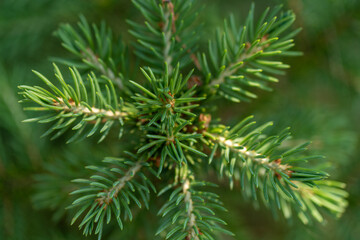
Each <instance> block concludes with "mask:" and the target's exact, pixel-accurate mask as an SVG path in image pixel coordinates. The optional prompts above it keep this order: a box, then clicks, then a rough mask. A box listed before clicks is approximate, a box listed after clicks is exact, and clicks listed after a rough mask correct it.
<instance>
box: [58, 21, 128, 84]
mask: <svg viewBox="0 0 360 240" xmlns="http://www.w3.org/2000/svg"><path fill="white" fill-rule="evenodd" d="M55 35H56V36H58V37H59V38H60V39H61V41H62V46H63V47H64V48H65V49H66V50H68V51H69V52H70V53H72V54H73V55H74V56H75V58H74V59H73V60H67V59H61V58H55V60H56V61H57V62H59V63H63V64H65V65H68V66H75V67H77V68H78V69H83V70H85V71H89V70H95V71H97V72H98V73H100V74H101V75H103V76H104V77H106V78H107V79H109V80H111V81H112V82H113V83H114V84H115V85H116V86H117V87H118V88H119V89H122V90H124V88H125V86H124V83H125V77H126V76H127V75H128V63H127V62H128V61H127V58H128V56H127V52H126V47H125V45H124V43H123V42H122V41H121V40H120V41H117V40H115V39H114V37H113V35H112V32H111V30H110V29H109V28H107V27H106V25H105V23H104V22H103V23H102V24H101V26H100V27H98V26H96V25H95V24H93V25H92V26H90V25H89V23H88V22H87V21H86V19H85V17H84V16H80V21H79V22H78V29H75V28H73V27H72V26H71V25H69V24H62V25H61V26H60V27H59V29H58V30H57V31H56V32H55Z"/></svg>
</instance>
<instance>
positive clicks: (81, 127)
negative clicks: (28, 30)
mask: <svg viewBox="0 0 360 240" xmlns="http://www.w3.org/2000/svg"><path fill="white" fill-rule="evenodd" d="M133 4H134V5H135V7H136V8H137V9H138V10H139V12H140V13H141V14H142V16H143V17H144V19H145V22H144V24H140V23H137V22H135V21H130V20H129V21H128V23H129V25H130V30H129V32H130V34H131V35H132V36H133V37H134V38H135V39H136V41H134V42H130V43H129V44H128V43H125V42H124V41H122V40H118V39H116V38H114V37H113V36H112V33H111V30H110V29H109V28H108V27H106V26H105V23H103V24H102V25H101V26H100V27H97V26H96V25H90V24H88V23H87V21H86V20H85V18H84V17H82V16H81V17H80V22H79V23H78V27H72V26H70V25H68V24H66V25H61V26H60V28H59V30H58V31H57V32H56V35H57V36H58V37H59V38H60V39H61V41H62V45H63V47H64V48H65V49H66V50H68V51H69V52H70V53H72V54H73V58H72V59H60V58H56V59H54V60H55V61H56V62H57V63H58V64H62V65H66V66H68V67H69V71H66V70H60V69H62V68H61V67H60V68H59V67H58V66H57V65H55V64H54V71H55V78H47V77H45V76H44V75H42V74H41V73H39V72H37V71H34V73H35V74H36V75H37V76H38V77H39V78H40V80H42V82H43V83H42V84H43V85H44V86H43V87H42V86H28V85H20V86H19V88H20V95H21V96H22V97H23V100H21V102H22V103H24V104H29V105H30V106H29V107H28V106H27V107H26V108H25V109H26V110H31V111H33V112H35V115H36V116H35V117H33V118H30V119H28V120H25V121H26V122H32V121H36V122H39V123H44V124H49V123H52V124H53V125H51V126H50V125H49V126H47V128H48V130H47V131H46V132H45V133H44V135H43V136H48V135H50V134H52V137H51V138H50V139H52V140H53V139H57V138H59V139H58V140H57V141H65V142H67V143H69V144H70V145H72V144H74V143H75V142H79V141H83V140H84V139H85V138H86V137H92V136H97V137H98V139H99V141H98V142H102V141H104V140H105V138H106V137H108V138H110V140H108V139H106V140H108V142H111V144H114V143H113V142H114V141H117V142H118V143H115V145H116V144H123V145H124V149H125V150H124V151H123V153H121V154H119V156H113V157H108V158H105V160H104V161H103V162H104V164H101V165H100V164H96V165H97V166H94V165H93V163H89V162H88V161H86V162H84V164H86V165H88V164H91V165H89V166H87V167H86V168H87V169H89V170H91V171H93V172H95V173H94V174H93V175H91V176H90V178H86V177H85V178H82V177H84V176H83V175H84V174H82V173H79V175H78V176H77V175H76V174H77V173H76V172H74V173H72V174H73V175H74V178H76V179H75V180H73V181H72V184H75V185H76V186H77V189H76V190H74V191H72V192H71V194H70V196H66V200H64V201H59V202H55V201H52V198H53V197H54V190H51V188H50V187H49V186H53V185H55V182H56V177H54V178H55V180H54V179H52V178H51V179H49V178H48V176H42V177H41V176H38V180H39V181H40V182H41V184H42V185H40V189H39V192H43V193H44V194H42V195H41V194H39V195H37V196H35V197H34V199H35V202H37V203H39V205H40V206H39V207H50V208H53V209H59V208H62V207H63V204H64V202H65V201H66V202H68V201H69V199H71V201H72V204H70V206H69V207H68V209H69V210H70V211H71V212H72V214H73V218H72V221H71V224H75V223H76V224H77V225H79V228H80V229H81V230H82V231H83V234H84V235H90V234H97V235H98V238H99V239H101V238H102V236H103V235H104V231H105V230H103V229H104V228H105V226H106V225H108V224H112V222H115V223H116V224H117V225H118V226H119V228H120V229H121V230H122V229H124V228H125V227H126V226H125V225H126V224H125V222H126V221H132V220H133V221H136V220H137V215H138V208H147V209H149V208H152V206H153V205H151V204H152V202H151V201H152V200H151V199H154V198H155V199H156V201H159V202H162V203H164V204H163V206H162V207H159V208H158V209H157V211H158V215H159V219H160V218H161V220H160V221H159V223H158V230H157V232H156V236H157V237H159V238H161V239H164V238H165V239H219V238H221V237H224V236H225V235H233V233H231V232H230V231H229V230H228V229H227V226H226V225H227V224H226V222H225V221H224V220H222V219H221V218H220V217H218V214H220V215H221V212H222V211H226V209H225V207H226V206H223V203H222V202H221V201H220V199H221V196H218V195H217V194H215V193H214V191H215V190H214V189H213V187H217V186H216V185H215V184H213V183H211V182H217V183H220V184H223V183H224V182H225V181H229V185H230V187H229V188H230V189H235V190H233V191H236V188H238V186H240V189H241V190H242V192H243V195H244V196H245V197H248V198H252V199H253V201H254V202H256V203H257V202H258V201H259V200H260V199H261V201H262V202H263V204H264V205H265V206H266V207H268V208H269V209H270V211H271V212H272V213H273V214H274V216H275V217H277V216H278V215H279V212H280V213H281V214H282V215H283V216H284V217H285V218H286V219H289V221H290V220H292V219H293V218H295V217H296V218H299V219H300V220H301V221H302V222H303V223H304V224H309V223H313V221H318V222H324V216H323V212H324V210H325V211H328V212H330V213H332V214H334V215H335V216H336V217H339V216H341V214H342V213H343V212H344V211H345V208H346V207H347V200H346V198H347V196H348V193H347V192H346V191H345V190H344V188H345V184H343V183H340V182H336V181H332V180H329V179H328V177H329V174H328V173H326V172H324V171H322V170H321V169H319V168H318V167H314V164H312V162H316V161H323V160H322V158H323V157H322V156H318V155H313V154H311V153H309V152H308V151H306V148H307V146H308V145H309V143H304V144H300V145H295V144H294V143H293V142H292V138H291V135H290V132H289V129H288V128H286V129H285V130H283V131H281V132H279V133H278V134H270V133H269V132H270V131H271V130H269V127H270V126H271V125H272V122H269V123H265V124H261V125H257V123H256V122H254V121H253V120H252V118H253V117H252V116H250V117H247V118H244V119H243V120H241V121H239V122H238V123H237V124H235V125H234V126H227V125H223V124H221V123H220V120H218V119H214V117H213V116H214V115H215V113H216V110H217V108H215V107H213V106H214V105H216V103H217V102H218V101H219V100H221V99H223V98H224V99H226V100H230V101H232V102H236V103H237V102H240V101H250V100H251V99H254V98H257V94H258V92H259V91H258V90H256V88H258V89H261V90H271V88H272V85H273V84H272V83H273V82H278V78H277V77H276V75H282V74H284V71H283V69H286V68H289V65H287V64H284V63H282V62H281V61H280V59H282V57H284V56H285V57H287V56H299V55H301V53H299V52H296V51H292V50H290V49H291V48H292V47H293V46H294V40H293V39H292V38H293V37H295V36H296V34H297V33H298V32H299V30H291V29H292V28H291V27H292V24H293V23H294V21H295V15H294V13H293V12H292V11H284V12H283V11H282V8H281V6H279V7H275V8H274V9H269V8H268V9H266V10H265V11H264V12H263V14H261V15H260V17H259V18H258V19H256V18H255V8H254V5H252V7H251V9H250V11H249V14H248V17H247V18H246V20H245V24H244V25H240V24H237V20H235V17H230V19H229V20H226V21H225V22H224V27H223V28H221V29H218V30H217V32H216V35H215V38H214V40H211V41H209V43H208V46H209V47H208V49H207V50H206V49H203V48H200V49H201V50H199V45H200V43H201V41H200V39H201V36H202V35H201V34H203V32H202V29H201V26H194V25H196V24H194V23H195V22H196V18H197V17H198V13H197V12H196V9H198V7H197V6H198V5H197V3H196V1H193V0H185V1H178V0H172V1H169V0H161V1H159V0H144V1H137V0H133ZM132 47H133V51H132ZM202 51H205V53H203V52H202ZM133 55H135V56H136V57H137V58H138V61H135V64H133V65H131V64H130V63H132V62H131V61H130V60H129V59H130V58H131V57H133ZM234 106H236V105H234ZM216 107H219V106H216ZM43 112H45V113H43ZM70 131H73V132H74V133H73V134H72V135H71V136H69V132H70ZM114 135H116V138H114ZM134 136H135V138H137V140H136V144H132V143H129V144H126V141H127V139H130V138H134ZM62 137H64V138H62ZM65 138H66V139H65ZM64 139H65V140H64ZM80 157H81V156H79V158H80ZM60 164H61V163H60ZM64 165H65V163H64ZM59 171H60V170H58V169H57V170H53V172H54V173H55V175H56V173H58V172H59ZM207 173H209V175H208V176H207ZM213 175H216V177H217V179H216V180H214V179H213V178H212V177H213ZM224 179H225V181H224ZM49 180H53V181H49ZM60 188H61V186H60ZM230 189H229V191H230ZM51 191H52V192H51ZM154 206H155V205H154ZM62 214H63V212H62V211H59V215H62ZM225 220H226V219H225ZM111 226H113V225H111ZM125 229H126V228H125Z"/></svg>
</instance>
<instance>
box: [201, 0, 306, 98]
mask: <svg viewBox="0 0 360 240" xmlns="http://www.w3.org/2000/svg"><path fill="white" fill-rule="evenodd" d="M254 9H255V6H254V4H253V5H252V6H251V9H250V12H249V15H248V17H247V18H246V22H245V25H243V26H240V27H239V26H238V24H236V20H235V19H234V17H233V16H231V17H230V18H229V20H225V22H224V27H223V30H220V29H218V30H217V32H216V38H215V40H213V41H211V40H210V41H209V48H208V52H207V53H206V54H205V53H204V54H202V55H199V56H198V58H199V60H200V65H201V69H202V71H201V72H202V74H203V78H204V86H206V88H207V89H206V90H207V91H206V92H209V93H213V92H214V91H216V92H217V93H218V94H220V95H221V96H223V97H225V98H227V99H229V100H231V101H234V102H240V101H249V100H251V99H254V98H257V95H256V94H255V93H253V91H254V90H253V88H259V89H262V90H267V91H269V90H271V88H270V87H269V86H268V84H269V83H272V82H278V79H277V78H276V77H274V75H282V74H284V71H283V69H287V68H289V67H290V66H289V65H287V64H284V63H283V62H281V61H279V60H277V59H276V58H277V57H278V56H298V55H301V53H300V52H296V51H290V50H289V49H291V48H292V47H293V46H294V43H293V41H294V40H293V39H292V38H293V37H294V36H295V35H296V34H297V33H298V32H299V31H300V29H297V30H294V31H289V28H290V27H291V26H292V24H293V22H294V21H295V14H294V13H293V12H292V11H287V12H283V13H280V10H281V6H278V7H276V8H274V9H272V10H270V8H267V9H266V10H265V11H264V13H263V14H262V15H261V17H260V19H259V20H258V21H256V20H255V19H254Z"/></svg>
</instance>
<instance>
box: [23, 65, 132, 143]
mask: <svg viewBox="0 0 360 240" xmlns="http://www.w3.org/2000/svg"><path fill="white" fill-rule="evenodd" d="M54 69H55V76H56V78H57V80H58V82H59V83H60V85H61V88H58V87H56V86H55V85H54V84H53V83H52V82H51V81H50V80H49V79H47V78H46V77H45V76H43V75H42V74H41V73H39V72H36V71H34V73H35V74H36V75H37V76H38V77H39V78H40V79H41V80H42V81H43V82H44V83H45V85H47V87H48V88H49V89H50V91H49V90H47V89H45V88H43V87H40V86H35V87H31V86H19V88H20V89H21V90H22V92H20V94H21V95H23V96H24V98H25V99H24V101H31V102H34V103H36V104H37V105H39V107H28V108H26V110H32V111H46V112H50V113H49V114H48V115H45V116H41V117H35V118H31V119H28V120H25V121H26V122H33V121H37V122H39V123H51V122H55V124H53V125H52V126H51V127H50V128H49V130H48V131H46V132H45V133H44V134H43V136H47V135H49V134H52V133H55V134H54V135H53V136H52V138H51V139H56V138H58V137H60V136H61V135H63V134H64V133H65V132H66V131H67V130H69V129H71V130H73V131H75V134H74V135H73V137H71V138H70V139H69V140H68V143H71V142H73V141H75V140H78V139H79V138H81V137H90V136H92V135H94V134H95V133H96V132H97V131H99V132H100V133H101V134H102V136H101V138H100V139H99V142H101V141H102V140H104V139H105V137H106V136H107V135H108V133H109V132H110V130H111V128H112V127H113V126H114V124H115V125H116V124H119V125H120V134H119V137H120V136H121V133H122V130H121V129H122V126H123V125H124V119H126V118H128V117H129V116H130V114H131V113H130V112H126V111H124V109H125V108H124V105H123V103H122V100H121V99H120V98H119V97H118V96H117V93H116V91H115V89H114V85H113V84H112V82H111V81H108V82H107V83H106V84H104V86H105V89H104V88H101V87H100V83H99V81H98V79H97V77H96V76H95V75H94V74H90V75H88V82H86V83H85V82H84V81H83V78H82V77H81V75H80V73H79V72H78V70H77V69H76V68H70V73H71V78H72V81H73V85H70V84H68V83H67V81H66V80H65V78H64V77H63V75H62V73H61V72H60V70H59V68H58V67H57V66H56V65H55V64H54ZM105 94H106V96H104V95H105ZM86 129H88V130H87V132H86V133H85V131H86Z"/></svg>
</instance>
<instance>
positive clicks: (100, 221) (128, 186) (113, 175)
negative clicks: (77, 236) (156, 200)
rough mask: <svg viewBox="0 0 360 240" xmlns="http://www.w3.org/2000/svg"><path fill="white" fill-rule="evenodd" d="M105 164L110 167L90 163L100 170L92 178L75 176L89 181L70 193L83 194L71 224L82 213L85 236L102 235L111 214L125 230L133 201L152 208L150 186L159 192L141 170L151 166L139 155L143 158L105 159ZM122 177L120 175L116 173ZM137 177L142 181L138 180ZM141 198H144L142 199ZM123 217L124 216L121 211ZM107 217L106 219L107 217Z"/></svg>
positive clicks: (80, 226) (81, 225)
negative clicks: (124, 220) (150, 205)
mask: <svg viewBox="0 0 360 240" xmlns="http://www.w3.org/2000/svg"><path fill="white" fill-rule="evenodd" d="M104 162H105V163H107V164H111V165H110V167H97V166H88V167H87V168H88V169H91V170H94V171H97V172H98V174H96V175H93V176H91V177H90V179H76V180H73V182H75V183H80V184H86V186H85V187H82V188H80V189H78V190H75V191H73V192H72V193H71V195H74V194H76V195H79V194H80V195H81V196H80V197H79V198H77V199H76V200H75V201H74V202H73V203H72V205H71V206H70V208H77V209H78V210H77V212H76V213H75V216H74V217H73V219H72V224H74V223H75V221H76V220H77V219H78V218H79V217H80V216H81V215H85V216H84V217H83V219H82V221H81V223H80V224H79V228H84V230H83V232H84V235H89V234H92V233H93V232H94V233H95V234H98V235H99V239H100V238H101V235H102V231H103V225H104V223H105V222H106V224H109V223H110V221H111V218H112V215H113V216H114V217H115V219H116V221H117V223H118V225H119V227H120V229H123V219H124V218H125V219H129V220H130V221H131V220H132V218H133V214H132V211H131V205H130V204H131V201H132V202H134V203H135V204H136V205H137V206H138V207H139V208H141V207H142V204H141V201H142V202H143V204H144V205H145V207H146V208H147V209H148V208H149V198H150V189H152V190H153V191H154V192H156V189H155V186H154V185H153V184H152V182H151V181H150V180H149V178H148V177H146V175H145V174H144V173H142V172H141V171H144V169H145V168H146V169H148V170H149V171H150V172H151V166H150V164H148V163H147V162H145V161H144V160H143V158H142V157H140V160H137V161H133V160H129V159H122V158H106V159H105V160H104ZM118 174H121V175H123V176H122V177H120V178H118V177H117V175H118ZM138 180H141V182H139V181H138ZM140 199H141V200H140ZM122 212H123V213H124V218H123V219H122V218H121V213H122ZM105 218H106V220H105Z"/></svg>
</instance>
